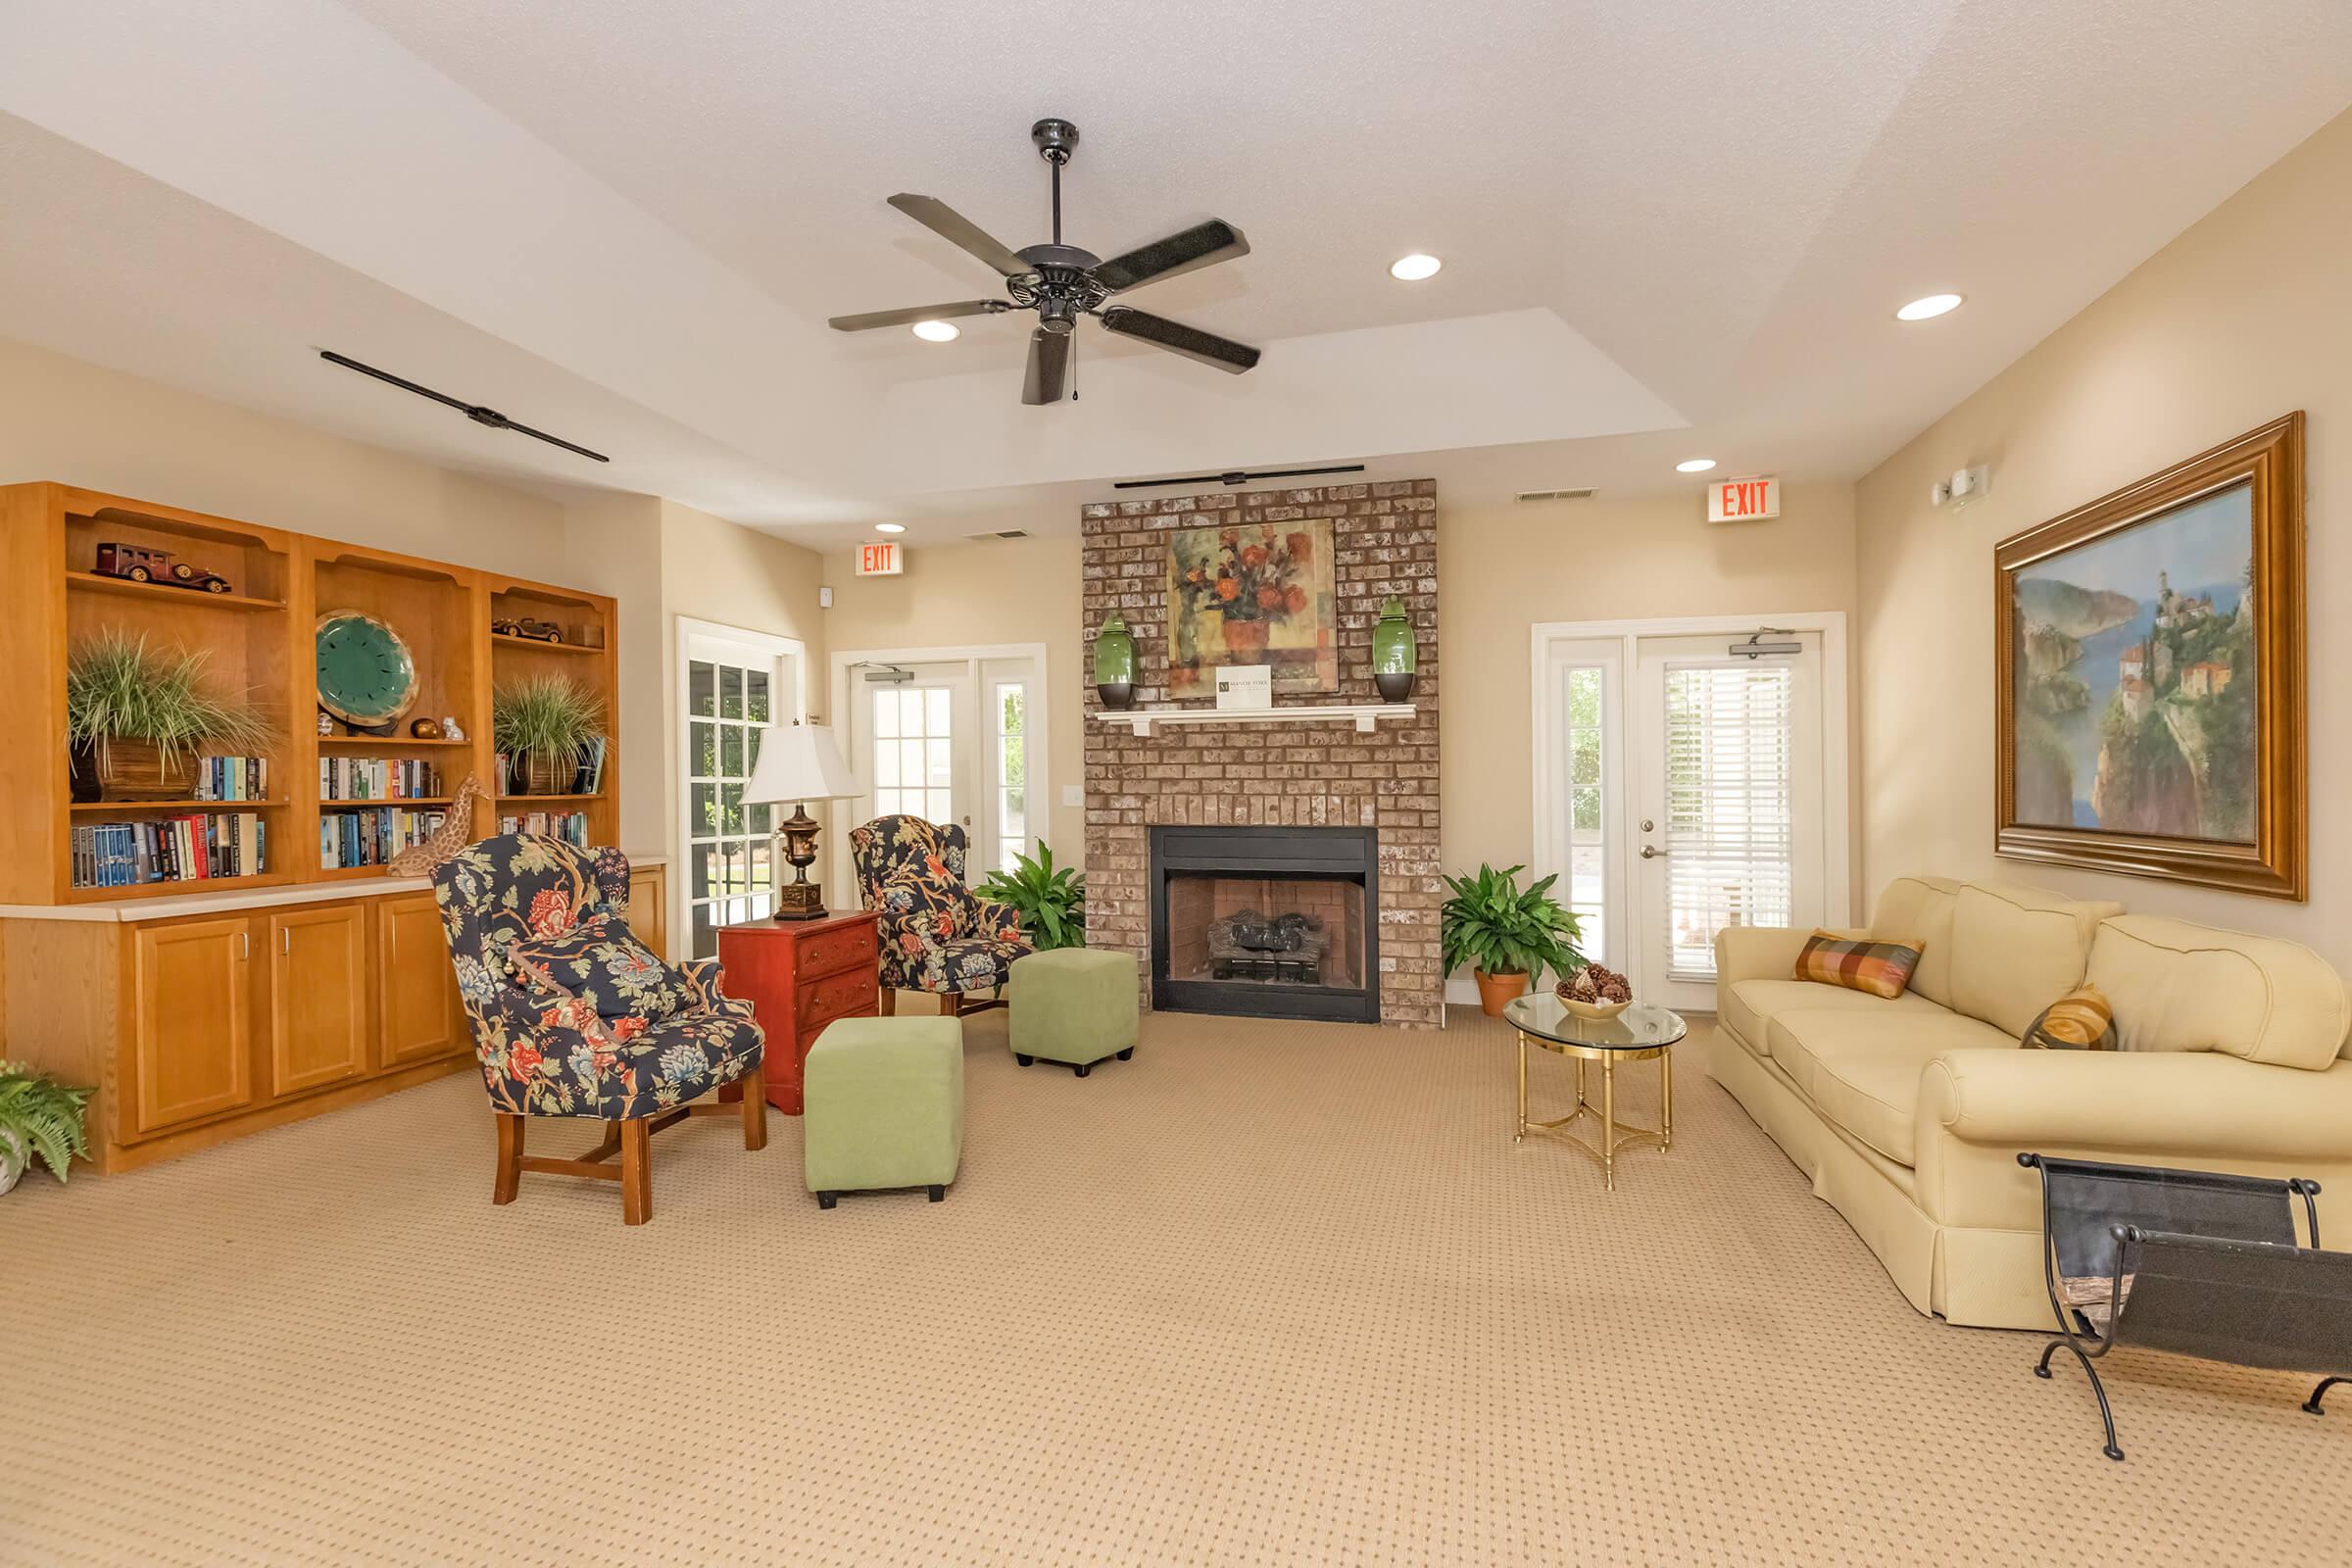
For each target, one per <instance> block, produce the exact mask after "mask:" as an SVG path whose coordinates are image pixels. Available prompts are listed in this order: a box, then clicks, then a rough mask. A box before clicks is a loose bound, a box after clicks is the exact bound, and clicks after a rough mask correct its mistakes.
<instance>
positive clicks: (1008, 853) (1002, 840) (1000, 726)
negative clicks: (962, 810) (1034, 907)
mask: <svg viewBox="0 0 2352 1568" xmlns="http://www.w3.org/2000/svg"><path fill="white" fill-rule="evenodd" d="M1028 707H1029V688H1028V687H1027V686H1025V685H1023V684H1022V683H1020V682H1019V681H998V682H996V683H995V684H994V685H993V686H992V688H991V690H990V702H989V712H990V713H991V715H993V716H994V718H995V719H996V725H995V729H996V736H995V745H994V746H993V747H992V748H991V752H992V755H993V756H994V757H995V759H996V765H995V771H994V774H993V776H992V778H991V779H990V786H991V787H990V791H989V793H990V794H991V796H992V797H993V798H994V800H995V804H996V811H997V864H998V868H999V869H1000V870H1005V871H1010V870H1011V869H1012V868H1013V862H1014V860H1015V859H1016V858H1018V857H1020V856H1022V855H1025V854H1027V853H1028V850H1029V750H1028V747H1029V741H1028V736H1027V735H1026V734H1024V733H1023V729H1024V720H1025V719H1026V718H1027V716H1028Z"/></svg>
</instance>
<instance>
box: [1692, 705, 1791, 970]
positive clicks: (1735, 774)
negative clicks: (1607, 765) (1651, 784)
mask: <svg viewBox="0 0 2352 1568" xmlns="http://www.w3.org/2000/svg"><path fill="white" fill-rule="evenodd" d="M1794 674H1795V672H1794V671H1793V670H1791V669H1789V667H1788V666H1786V665H1779V666H1775V665H1770V664H1765V665H1757V664H1752V663H1742V664H1739V665H1733V666H1709V665H1683V666H1677V667H1672V668H1669V669H1668V670H1667V671H1666V842H1665V850H1666V855H1667V861H1666V904H1667V916H1668V920H1669V925H1670V929H1669V933H1668V936H1667V944H1666V960H1667V969H1668V971H1669V973H1670V974H1671V975H1672V976H1673V977H1674V978H1675V979H1677V980H1711V979H1713V978H1714V976H1715V933H1716V932H1718V931H1720V930H1722V929H1723V928H1724V927H1725V926H1733V925H1786V924H1788V923H1789V919H1790V911H1791V905H1792V894H1791V881H1792V874H1793V867H1792V864H1791V858H1792V854H1793V843H1792V839H1793V828H1794V823H1793V817H1794V802H1793V800H1792V799H1791V796H1792V794H1793V789H1792V784H1791V772H1792V767H1791V756H1790V754H1791V751H1792V749H1793V748H1792V745H1791V741H1792V736H1791V729H1792V718H1791V712H1790V704H1791V700H1792V697H1793V694H1794V691H1795V680H1794Z"/></svg>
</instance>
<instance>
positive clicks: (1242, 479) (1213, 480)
mask: <svg viewBox="0 0 2352 1568" xmlns="http://www.w3.org/2000/svg"><path fill="white" fill-rule="evenodd" d="M1363 471H1364V466H1363V465H1362V464H1360V463H1341V464H1335V465H1333V466H1331V467H1328V468H1260V469H1258V470H1256V471H1255V472H1253V473H1243V472H1242V471H1240V470H1239V469H1235V470H1234V471H1232V472H1230V473H1196V474H1192V475H1189V476H1188V477H1185V478H1182V479H1120V480H1118V481H1116V482H1115V483H1113V484H1112V485H1111V488H1112V489H1113V490H1150V489H1152V488H1153V487H1154V486H1156V485H1163V484H1244V483H1247V482H1248V481H1250V480H1251V479H1303V478H1306V477H1308V476H1309V475H1312V474H1318V473H1361V472H1363Z"/></svg>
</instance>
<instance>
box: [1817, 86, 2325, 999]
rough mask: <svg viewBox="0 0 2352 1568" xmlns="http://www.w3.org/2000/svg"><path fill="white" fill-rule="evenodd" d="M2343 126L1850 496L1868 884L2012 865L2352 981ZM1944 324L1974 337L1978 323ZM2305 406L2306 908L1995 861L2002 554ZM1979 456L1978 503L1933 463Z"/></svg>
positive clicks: (2260, 182)
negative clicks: (1945, 499) (2293, 945)
mask: <svg viewBox="0 0 2352 1568" xmlns="http://www.w3.org/2000/svg"><path fill="white" fill-rule="evenodd" d="M2348 191H2352V116H2347V117H2345V118H2342V119H2339V120H2337V121H2335V122H2334V123H2332V124H2329V125H2328V126H2327V127H2326V128H2325V129H2323V130H2322V131H2320V132H2319V134H2317V135H2316V136H2314V137H2313V138H2312V139H2311V140H2310V141H2308V142H2306V143H2305V144H2304V145H2303V146H2302V147H2301V148H2299V149H2297V150H2296V151H2295V152H2293V153H2291V154H2289V155H2288V156H2287V157H2286V158H2285V159H2283V160H2282V161H2280V162H2279V163H2278V165H2276V166H2275V167H2274V168H2272V169H2271V170H2270V171H2269V172H2266V173H2264V174H2263V175H2261V176H2260V177H2259V178H2257V179H2256V180H2255V181H2254V182H2253V183H2252V184H2250V185H2248V186H2247V187H2246V188H2245V189H2244V190H2242V191H2240V192H2239V193H2238V194H2237V195H2236V196H2234V197H2232V198H2231V199H2230V200H2229V201H2228V202H2226V203H2224V204H2223V205H2222V206H2221V207H2220V208H2217V209H2216V210H2215V211H2214V212H2213V213H2212V214H2211V215H2209V216H2208V217H2207V218H2206V219H2205V220H2204V221H2202V222H2200V223H2198V224H2197V225H2196V226H2195V227H2194V228H2191V229H2190V230H2189V231H2188V232H2186V233H2185V234H2183V235H2181V236H2180V238H2179V239H2177V240H2175V241H2174V242H2173V243H2172V244H2170V245H2168V246H2166V247H2165V248H2164V249H2163V250H2161V251H2159V252H2158V253H2157V254H2156V255H2155V256H2154V257H2153V258H2151V259H2150V260H2149V261H2148V262H2147V263H2146V264H2144V265H2143V266H2142V267H2141V268H2140V269H2139V270H2137V271H2135V272H2133V273H2132V274H2131V276H2130V277H2128V278H2126V279H2125V280H2124V281H2123V282H2121V283H2119V284H2117V285H2116V287H2115V288H2114V289H2112V290H2111V291H2109V292H2108V293H2107V294H2106V295H2104V296H2103V297H2101V298H2100V299H2099V300H2098V301H2096V302H2095V303H2093V304H2092V305H2091V306H2090V307H2089V308H2088V309H2086V310H2084V311H2083V312H2082V315H2080V316H2078V317H2077V318H2075V319H2074V320H2072V321H2070V322H2068V323H2067V324H2066V325H2065V326H2064V327H2062V328H2060V329H2059V330H2058V331H2057V332H2055V333H2053V334H2052V335H2051V336H2050V337H2049V338H2048V339H2047V340H2045V341H2044V342H2043V343H2042V344H2041V345H2040V346H2039V347H2037V348H2035V349H2034V351H2033V352H2032V353H2030V354H2028V355H2027V356H2026V357H2025V358H2024V359H2022V360H2020V361H2018V362H2017V364H2016V365H2014V366H2012V367H2011V368H2009V369H2007V370H2005V371H2004V372H2002V373H2001V374H2000V375H1999V376H1997V377H1995V378H1994V379H1993V380H1992V381H1991V382H1989V383H1988V384H1986V385H1985V387H1984V388H1983V389H1982V390H1981V391H1979V392H1978V393H1976V395H1974V396H1973V397H1971V398H1969V399H1968V400H1967V401H1966V402H1964V403H1962V404H1961V405H1960V406H1959V407H1958V408H1956V409H1954V410H1953V411H1952V412H1951V413H1949V414H1948V415H1946V416H1944V417H1943V418H1941V419H1939V420H1937V421H1936V423H1935V424H1934V425H1932V426H1930V427H1929V428H1928V430H1927V431H1926V432H1924V433H1923V434H1922V435H1920V436H1919V437H1918V438H1917V439H1916V440H1914V441H1913V442H1912V443H1911V444H1910V445H1909V446H1907V447H1905V448H1904V449H1903V450H1902V451H1901V452H1898V453H1896V454H1895V455H1894V456H1893V457H1892V458H1890V459H1888V460H1887V462H1886V463H1885V464H1884V465H1882V466H1880V467H1879V468H1878V469H1877V470H1876V471H1875V472H1873V473H1871V474H1870V475H1869V476H1868V477H1867V478H1866V479H1864V480H1863V481H1862V484H1861V485H1860V487H1859V494H1858V508H1857V515H1858V518H1859V527H1858V532H1859V535H1860V542H1861V595H1862V603H1863V618H1862V631H1861V643H1862V656H1861V663H1862V668H1863V670H1864V677H1863V683H1862V690H1863V703H1864V720H1863V725H1862V740H1863V776H1864V778H1865V780H1866V781H1867V785H1868V794H1867V809H1866V812H1865V817H1864V838H1863V855H1864V876H1865V879H1866V881H1867V884H1868V885H1869V886H1870V887H1872V888H1874V889H1875V888H1876V887H1878V886H1880V885H1882V884H1884V883H1885V882H1886V880H1887V878H1889V877H1891V876H1894V875H1897V874H1900V873H1902V872H1906V871H1923V870H1924V871H1935V872H1940V873H1944V874H1946V875H1955V876H1985V875H2002V876H2008V877H2015V878H2024V879H2029V880H2032V881H2035V882H2039V883H2043V884H2046V885H2049V886H2054V887H2059V888H2064V889H2068V890H2070V891H2074V892H2078V893H2082V894H2088V895H2095V896H2097V897H2100V898H2113V899H2118V900H2121V901H2123V902H2124V903H2125V904H2126V905H2127V906H2128V907H2131V908H2133V909H2138V910H2145V911H2148V912H2153V913H2164V914H2173V915H2179V916H2182V917H2185V918H2188V919H2194V920H2202V921H2209V922H2212V923H2215V924H2219V925H2225V926H2233V927H2243V928H2246V929H2251V930H2258V931H2266V932H2271V933H2275V934H2278V935H2283V936H2290V937H2295V938H2298V939H2300V940H2302V941H2305V942H2308V943H2310V944H2311V945H2312V946H2314V947H2316V948H2318V949H2319V950H2320V951H2321V952H2322V953H2323V954H2325V955H2327V957H2329V958H2330V959H2331V960H2333V961H2334V962H2335V963H2336V964H2337V965H2338V966H2339V967H2341V968H2344V969H2346V970H2347V971H2352V889H2347V887H2346V883H2345V874H2346V871H2347V869H2348V868H2352V823H2348V821H2347V818H2346V817H2345V815H2344V813H2343V812H2342V811H2341V810H2340V809H2334V806H2335V803H2336V802H2338V801H2340V800H2341V799H2342V798H2343V793H2344V780H2345V778H2346V776H2347V774H2348V773H2352V725H2348V724H2347V721H2346V715H2345V711H2344V701H2345V690H2346V687H2345V681H2344V676H2343V673H2342V671H2343V666H2344V662H2345V659H2346V658H2347V656H2348V655H2352V627H2348V626H2347V623H2346V620H2345V617H2344V616H2342V615H2341V614H2338V613H2334V610H2335V607H2337V606H2339V605H2341V604H2343V603H2344V602H2345V601H2346V599H2347V597H2348V596H2352V549H2348V548H2347V547H2346V542H2345V535H2344V527H2343V519H2342V517H2341V515H2340V513H2339V510H2338V509H2339V508H2340V506H2341V499H2340V497H2339V496H2338V495H2337V494H2336V492H2335V489H2334V486H2335V485H2336V484H2338V483H2340V482H2342V481H2343V478H2344V476H2345V475H2346V474H2347V473H2352V299H2347V297H2346V295H2345V283H2344V280H2345V275H2346V273H2345V263H2344V258H2345V256H2346V255H2347V254H2348V253H2352V204H2347V202H2346V200H2345V195H2346V193H2347V192H2348ZM1950 327H1951V329H1954V330H1961V331H1965V330H1966V329H1967V318H1966V316H1965V314H1963V315H1962V316H1959V317H1955V318H1953V319H1952V322H1951V323H1950ZM2293 409H2304V410H2307V411H2309V413H2310V423H2309V442H2310V446H2309V453H2310V492H2309V495H2310V513H2309V515H2310V543H2309V557H2308V571H2309V578H2310V588H2309V594H2308V599H2309V605H2310V610H2311V646H2310V681H2311V708H2310V711H2311V727H2310V736H2309V740H2310V749H2311V774H2310V776H2311V794H2312V804H2313V822H2312V832H2311V865H2312V877H2311V884H2312V896H2311V902H2310V904H2309V905H2307V906H2297V905H2292V904H2285V903H2279V902H2276V901H2272V900H2267V899H2259V898H2249V897H2245V896H2242V895H2235V894H2227V893H2217V892H2210V891H2205V890H2201V889H2195V888H2187V887H2181V886H2179V885H2175V884H2170V883H2164V882H2157V881H2146V880H2139V879H2134V878H2129V877H2117V876H2108V875H2100V874H2095V873H2089V872H2067V871H2052V870H2047V869H2044V868H2041V867H2038V866H2035V865H2034V864H2032V863H2030V862H2026V861H2017V860H2002V859H1998V858H1995V857H1994V855H1993V853H1992V835H1993V684H1992V660H1993V649H1992V636H1993V632H1992V625H1993V616H1992V609H1993V607H1992V547H1993V544H1994V542H1995V541H1996V540H1999V539H2001V538H2003V537H2005V536H2007V535H2009V534H2011V533H2015V532H2017V531H2018V530H2019V529H2022V528H2026V527H2030V526H2032V525H2034V523H2037V522H2041V521H2043V520H2045V519H2047V518H2049V517H2052V516H2055V515H2058V514H2060V513H2062V512H2065V511H2067V510H2068V509H2070V508H2072V507H2075V506H2077V505H2080V504H2081V503H2082V502H2085V501H2091V500H2094V499H2096V498H2097V497H2099V496H2101V495H2104V494H2106V493H2107V492H2109V491H2111V490H2114V489H2117V488H2119V487H2121V486H2123V485H2125V484H2128V483H2130V482H2131V481H2132V480H2134V479H2137V478H2140V477H2142V476H2144V475H2146V474H2149V473H2152V472H2154V471H2156V470H2158V469H2160V468H2163V467H2166V466H2169V465H2171V464H2173V463H2176V462H2179V461H2180V459H2183V458H2187V457H2191V456H2193V455H2195V454H2196V453H2198V452H2201V451H2203V450H2205V449H2206V448H2208V447H2211V446H2214V445H2217V444H2219V443H2220V442H2222V441H2225V440H2228V439H2229V438H2230V437H2231V436H2235V435H2238V434H2240V433H2241V432H2243V431H2246V430H2249V429H2252V428H2253V427H2254V426H2256V425H2258V424H2261V423H2263V422H2264V421H2266V420H2268V419H2271V418H2273V417H2277V416H2278V415H2281V414H2284V413H2286V412H2288V411H2289V410H2293ZM1975 463H1989V464H1990V465H1991V466H1992V484H1991V488H1990V490H1989V491H1988V492H1987V494H1986V495H1985V498H1984V499H1983V500H1982V501H1980V502H1977V503H1975V504H1973V505H1971V506H1969V507H1968V508H1967V509H1966V510H1964V511H1960V512H1954V511H1952V510H1950V509H1949V508H1948V507H1946V508H1934V507H1931V506H1930V505H1929V504H1928V488H1929V485H1930V483H1931V482H1932V481H1933V479H1934V478H1935V477H1936V475H1938V474H1948V473H1950V472H1951V471H1952V470H1953V469H1955V468H1958V467H1961V466H1964V465H1968V464H1975Z"/></svg>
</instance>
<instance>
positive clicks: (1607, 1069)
mask: <svg viewBox="0 0 2352 1568" xmlns="http://www.w3.org/2000/svg"><path fill="white" fill-rule="evenodd" d="M1600 1187H1601V1191H1603V1192H1608V1193H1613V1192H1615V1191H1616V1190H1617V1058H1616V1057H1615V1056H1603V1057H1601V1058H1600Z"/></svg>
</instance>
